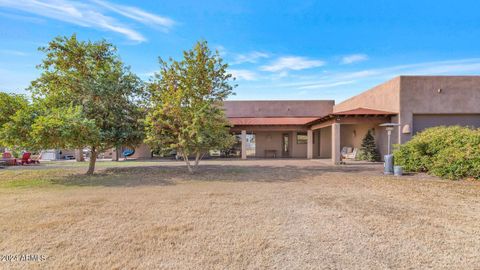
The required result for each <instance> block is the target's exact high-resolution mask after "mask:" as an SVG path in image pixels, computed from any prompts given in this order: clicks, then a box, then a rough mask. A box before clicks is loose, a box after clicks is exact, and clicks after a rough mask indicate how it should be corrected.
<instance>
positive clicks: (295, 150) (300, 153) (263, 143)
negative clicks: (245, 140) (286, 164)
mask: <svg viewBox="0 0 480 270" xmlns="http://www.w3.org/2000/svg"><path fill="white" fill-rule="evenodd" d="M284 133H287V134H288V135H289V152H290V153H289V154H290V157H292V158H306V157H307V144H297V132H295V131H288V132H279V131H272V132H268V131H267V132H262V131H261V132H255V157H265V150H276V151H277V158H280V157H282V147H283V134H284ZM317 143H318V142H317V140H315V143H314V144H313V148H314V149H315V148H316V147H317V148H318V146H317ZM270 155H271V153H269V156H268V157H271V156H270Z"/></svg>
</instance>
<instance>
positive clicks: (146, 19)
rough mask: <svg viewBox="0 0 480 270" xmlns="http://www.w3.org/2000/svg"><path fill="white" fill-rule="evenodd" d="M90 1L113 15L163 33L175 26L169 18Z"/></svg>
mask: <svg viewBox="0 0 480 270" xmlns="http://www.w3.org/2000/svg"><path fill="white" fill-rule="evenodd" d="M91 1H92V2H94V3H97V4H98V5H100V6H102V7H104V8H107V9H109V10H111V11H113V12H115V13H118V14H120V15H122V16H125V17H127V18H130V19H132V20H135V21H138V22H141V23H143V24H146V25H152V26H160V27H161V28H162V29H163V30H165V31H168V30H169V29H170V28H171V27H172V26H173V25H174V24H175V22H174V21H173V20H172V19H170V18H167V17H163V16H159V15H156V14H153V13H150V12H147V11H144V10H142V9H139V8H137V7H132V6H124V5H118V4H113V3H109V2H107V1H103V0H91Z"/></svg>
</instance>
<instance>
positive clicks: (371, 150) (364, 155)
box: [359, 129, 380, 161]
mask: <svg viewBox="0 0 480 270" xmlns="http://www.w3.org/2000/svg"><path fill="white" fill-rule="evenodd" d="M359 159H362V160H367V161H378V160H379V159H380V154H379V153H378V151H377V145H376V144H375V137H373V134H372V131H371V130H370V129H369V130H368V132H367V134H365V137H364V138H363V140H362V146H361V147H360V155H359Z"/></svg>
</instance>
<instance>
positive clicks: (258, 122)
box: [228, 117, 318, 126]
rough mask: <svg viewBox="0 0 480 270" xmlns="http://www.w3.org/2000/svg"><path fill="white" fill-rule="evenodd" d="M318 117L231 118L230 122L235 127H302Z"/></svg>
mask: <svg viewBox="0 0 480 270" xmlns="http://www.w3.org/2000/svg"><path fill="white" fill-rule="evenodd" d="M317 119H318V117H230V118H228V120H229V121H230V123H231V124H232V125H234V126H280V125H282V126H283V125H297V126H302V125H305V124H307V123H309V122H312V121H314V120H317Z"/></svg>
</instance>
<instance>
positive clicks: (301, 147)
mask: <svg viewBox="0 0 480 270" xmlns="http://www.w3.org/2000/svg"><path fill="white" fill-rule="evenodd" d="M297 133H298V132H292V133H291V135H290V136H291V139H290V141H291V144H290V145H291V146H292V149H291V151H290V157H292V158H306V157H307V144H298V143H297Z"/></svg>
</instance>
